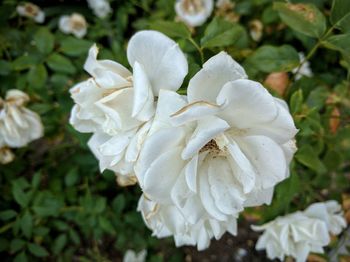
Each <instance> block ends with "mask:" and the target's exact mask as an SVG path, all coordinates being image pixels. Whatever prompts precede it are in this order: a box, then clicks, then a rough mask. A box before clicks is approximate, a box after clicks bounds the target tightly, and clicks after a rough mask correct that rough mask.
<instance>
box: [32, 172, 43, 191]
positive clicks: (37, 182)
mask: <svg viewBox="0 0 350 262" xmlns="http://www.w3.org/2000/svg"><path fill="white" fill-rule="evenodd" d="M40 180H41V172H40V171H39V172H36V173H35V174H34V176H33V179H32V187H34V188H38V186H39V185H40Z"/></svg>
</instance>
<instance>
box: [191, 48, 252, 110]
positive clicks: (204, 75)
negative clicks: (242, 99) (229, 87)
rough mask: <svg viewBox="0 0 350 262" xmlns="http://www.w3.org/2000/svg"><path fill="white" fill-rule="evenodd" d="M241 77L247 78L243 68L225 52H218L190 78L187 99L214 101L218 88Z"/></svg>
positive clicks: (192, 100)
mask: <svg viewBox="0 0 350 262" xmlns="http://www.w3.org/2000/svg"><path fill="white" fill-rule="evenodd" d="M242 78H247V75H246V73H245V71H244V69H243V68H242V67H241V66H240V65H239V64H238V63H237V62H236V61H235V60H233V59H232V57H231V56H229V55H228V54H227V53H226V52H220V53H219V54H217V55H215V56H213V57H212V58H210V59H209V60H208V61H207V62H205V63H204V65H203V69H201V70H200V71H199V72H198V73H197V74H196V75H195V76H194V77H193V78H192V79H191V80H190V83H189V85H188V89H187V95H188V101H189V102H190V103H192V102H195V101H207V102H210V103H216V98H217V96H218V94H219V92H220V90H221V89H222V87H223V86H224V85H225V84H226V83H227V82H230V81H234V80H237V79H242Z"/></svg>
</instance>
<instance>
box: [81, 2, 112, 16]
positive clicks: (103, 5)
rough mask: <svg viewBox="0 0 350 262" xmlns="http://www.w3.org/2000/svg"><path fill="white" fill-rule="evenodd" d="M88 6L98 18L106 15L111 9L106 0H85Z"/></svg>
mask: <svg viewBox="0 0 350 262" xmlns="http://www.w3.org/2000/svg"><path fill="white" fill-rule="evenodd" d="M87 2H88V5H89V7H90V8H91V9H92V10H93V12H94V14H95V15H96V16H97V17H99V18H104V17H106V16H107V15H108V14H109V13H110V12H111V11H112V9H111V6H110V5H109V2H108V1H107V0H87Z"/></svg>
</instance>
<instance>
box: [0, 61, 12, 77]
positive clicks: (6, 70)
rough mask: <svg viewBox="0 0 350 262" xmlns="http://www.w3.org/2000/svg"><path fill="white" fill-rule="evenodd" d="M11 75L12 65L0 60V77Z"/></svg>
mask: <svg viewBox="0 0 350 262" xmlns="http://www.w3.org/2000/svg"><path fill="white" fill-rule="evenodd" d="M10 73H11V63H10V62H8V61H5V60H0V75H1V76H6V75H8V74H10Z"/></svg>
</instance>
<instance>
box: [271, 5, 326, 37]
mask: <svg viewBox="0 0 350 262" xmlns="http://www.w3.org/2000/svg"><path fill="white" fill-rule="evenodd" d="M273 8H274V9H275V10H276V11H277V12H278V14H279V16H280V17H281V19H282V21H283V22H284V23H286V24H287V25H288V26H290V27H291V28H292V29H294V30H295V31H298V32H300V33H302V34H305V35H307V36H311V37H317V38H320V37H321V36H322V35H323V34H324V32H325V31H326V19H325V17H324V15H323V14H322V13H321V11H320V10H318V8H317V7H316V6H314V5H313V4H301V3H298V4H291V3H282V2H275V3H274V4H273Z"/></svg>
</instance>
